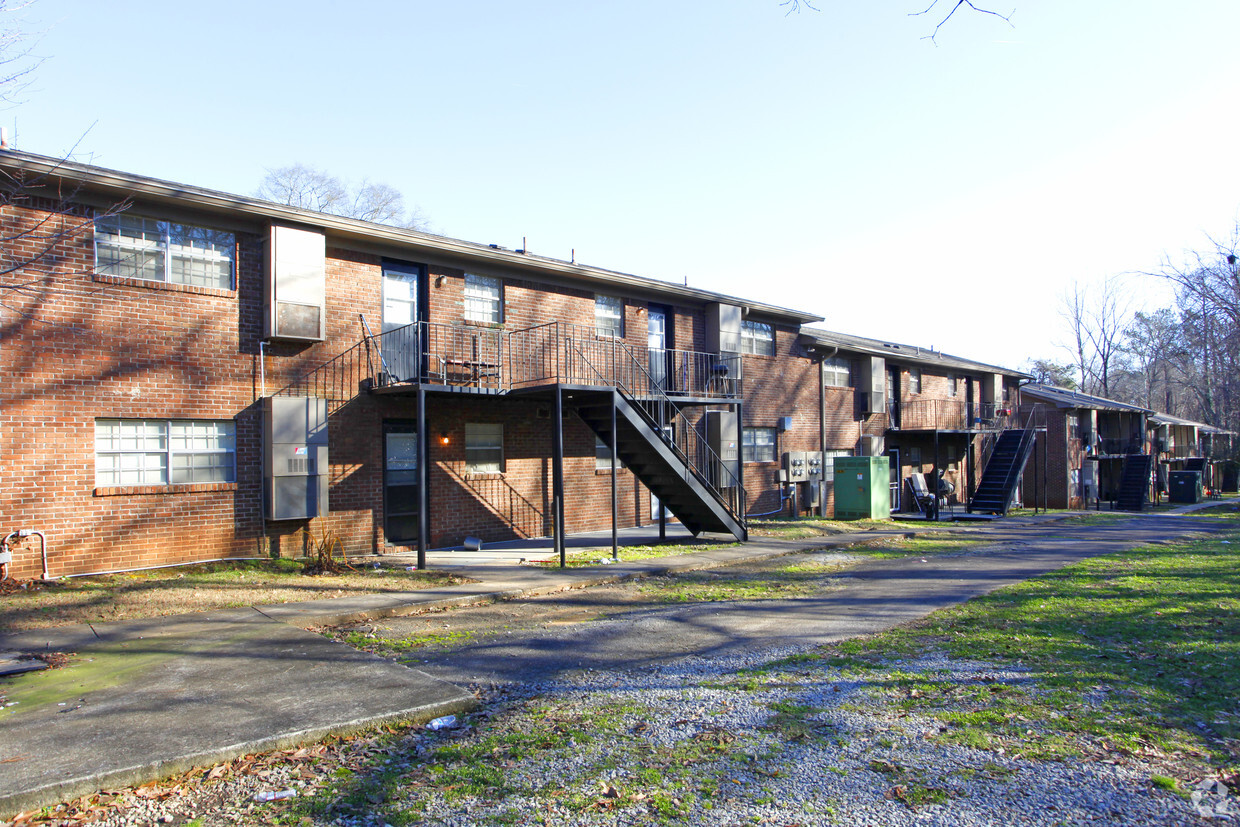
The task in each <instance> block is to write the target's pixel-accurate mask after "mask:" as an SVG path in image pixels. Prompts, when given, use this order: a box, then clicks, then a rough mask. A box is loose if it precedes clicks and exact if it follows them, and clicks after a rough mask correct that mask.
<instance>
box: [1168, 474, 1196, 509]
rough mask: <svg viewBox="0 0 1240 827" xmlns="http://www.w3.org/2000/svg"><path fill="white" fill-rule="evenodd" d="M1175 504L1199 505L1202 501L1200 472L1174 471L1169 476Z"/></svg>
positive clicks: (1169, 485) (1172, 498)
mask: <svg viewBox="0 0 1240 827" xmlns="http://www.w3.org/2000/svg"><path fill="white" fill-rule="evenodd" d="M1167 483H1168V488H1170V489H1171V497H1170V499H1171V502H1173V503H1199V502H1201V500H1202V494H1203V493H1204V492H1203V491H1202V489H1201V472H1200V471H1172V472H1171V473H1170V474H1168V475H1167Z"/></svg>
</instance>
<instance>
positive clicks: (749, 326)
mask: <svg viewBox="0 0 1240 827" xmlns="http://www.w3.org/2000/svg"><path fill="white" fill-rule="evenodd" d="M741 353H756V354H758V355H759V356H774V355H775V328H773V327H771V326H770V325H769V324H766V323H764V322H751V321H749V320H748V319H746V320H745V321H743V322H741Z"/></svg>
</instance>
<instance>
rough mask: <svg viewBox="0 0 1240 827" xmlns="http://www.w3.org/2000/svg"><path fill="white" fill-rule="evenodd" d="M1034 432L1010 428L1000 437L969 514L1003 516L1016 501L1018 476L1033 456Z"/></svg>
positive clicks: (974, 496) (1030, 429)
mask: <svg viewBox="0 0 1240 827" xmlns="http://www.w3.org/2000/svg"><path fill="white" fill-rule="evenodd" d="M1034 433H1035V432H1034V429H1033V428H1032V427H1025V428H1009V429H1007V430H1005V431H1003V432H1002V433H1000V434H999V439H998V440H997V441H996V442H995V447H994V449H993V450H992V451H991V453H990V459H989V460H988V461H987V462H986V470H984V471H983V472H982V480H981V482H980V483H978V486H977V491H975V492H974V494H973V499H971V500H969V509H968V510H969V513H974V512H981V513H989V514H999V515H1005V514H1007V512H1008V509H1009V508H1011V507H1012V500H1013V499H1014V498H1015V497H1016V487H1017V485H1019V483H1020V477H1021V474H1022V473H1024V470H1025V465H1026V463H1028V462H1029V457H1030V455H1031V454H1032V453H1033V444H1034Z"/></svg>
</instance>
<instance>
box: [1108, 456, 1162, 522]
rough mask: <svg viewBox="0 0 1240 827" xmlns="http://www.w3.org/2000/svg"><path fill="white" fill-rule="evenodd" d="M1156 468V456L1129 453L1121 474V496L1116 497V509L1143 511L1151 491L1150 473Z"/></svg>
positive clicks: (1125, 458)
mask: <svg viewBox="0 0 1240 827" xmlns="http://www.w3.org/2000/svg"><path fill="white" fill-rule="evenodd" d="M1153 470H1154V457H1153V456H1152V455H1150V454H1128V455H1127V456H1125V457H1124V468H1123V471H1122V472H1121V474H1120V484H1119V496H1118V497H1117V498H1116V499H1115V510H1116V511H1141V510H1142V509H1144V508H1145V503H1146V501H1147V497H1148V496H1149V492H1150V473H1151V472H1152V471H1153Z"/></svg>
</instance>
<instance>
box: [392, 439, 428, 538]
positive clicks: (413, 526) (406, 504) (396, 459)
mask: <svg viewBox="0 0 1240 827" xmlns="http://www.w3.org/2000/svg"><path fill="white" fill-rule="evenodd" d="M420 495H421V491H420V488H419V485H418V433H417V424H416V423H413V422H401V421H393V422H384V423H383V537H384V540H385V541H386V542H387V543H391V544H394V545H411V544H413V543H416V542H417V541H418V514H419V506H420V503H421V496H420Z"/></svg>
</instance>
